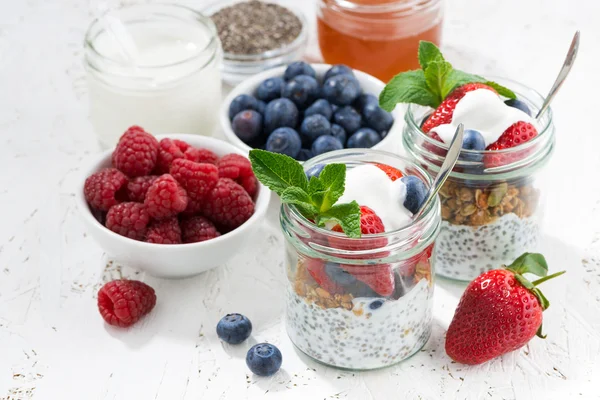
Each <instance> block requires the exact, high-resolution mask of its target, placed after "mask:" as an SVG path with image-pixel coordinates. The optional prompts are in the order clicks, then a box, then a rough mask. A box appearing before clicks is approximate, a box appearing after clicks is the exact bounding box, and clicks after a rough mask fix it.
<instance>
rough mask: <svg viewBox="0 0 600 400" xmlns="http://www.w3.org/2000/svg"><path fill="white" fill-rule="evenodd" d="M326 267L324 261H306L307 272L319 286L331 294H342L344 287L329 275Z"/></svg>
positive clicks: (313, 259) (306, 259) (312, 259)
mask: <svg viewBox="0 0 600 400" xmlns="http://www.w3.org/2000/svg"><path fill="white" fill-rule="evenodd" d="M325 265H326V263H325V261H323V260H318V259H315V258H305V259H304V266H305V267H306V270H307V271H308V273H309V274H310V276H312V278H313V279H314V280H315V282H317V284H318V285H319V286H321V287H322V288H323V289H325V290H326V291H328V292H329V293H331V294H337V293H342V287H341V286H340V285H338V284H337V283H336V282H335V281H333V279H331V277H330V276H329V275H328V274H327V270H326V268H325Z"/></svg>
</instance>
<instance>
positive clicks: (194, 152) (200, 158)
mask: <svg viewBox="0 0 600 400" xmlns="http://www.w3.org/2000/svg"><path fill="white" fill-rule="evenodd" d="M183 156H184V157H185V159H186V160H190V161H193V162H197V163H207V164H215V165H216V164H217V160H218V159H219V157H218V156H217V155H216V154H215V153H213V152H212V151H210V150H208V149H197V148H195V147H190V148H189V149H187V150H186V151H185V153H184V155H183Z"/></svg>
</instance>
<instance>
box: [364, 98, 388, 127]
mask: <svg viewBox="0 0 600 400" xmlns="http://www.w3.org/2000/svg"><path fill="white" fill-rule="evenodd" d="M363 116H364V118H365V123H366V124H367V126H368V127H369V128H371V129H373V130H375V131H376V132H388V131H389V130H390V128H391V127H392V124H393V123H394V117H392V114H390V113H389V112H387V111H385V110H384V109H383V108H381V107H379V106H378V105H376V104H372V103H371V104H367V105H366V106H365V107H364V108H363Z"/></svg>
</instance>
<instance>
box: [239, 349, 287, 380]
mask: <svg viewBox="0 0 600 400" xmlns="http://www.w3.org/2000/svg"><path fill="white" fill-rule="evenodd" d="M282 361H283V357H282V355H281V351H279V349H278V348H277V347H275V346H274V345H272V344H269V343H259V344H255V345H254V346H252V347H251V348H250V350H248V353H246V365H247V366H248V368H250V371H252V372H253V373H255V374H256V375H259V376H271V375H273V374H275V373H276V372H277V371H279V368H281V363H282Z"/></svg>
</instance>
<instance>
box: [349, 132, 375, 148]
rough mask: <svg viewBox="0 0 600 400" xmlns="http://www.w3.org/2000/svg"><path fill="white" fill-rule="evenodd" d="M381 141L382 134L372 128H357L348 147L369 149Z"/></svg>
mask: <svg viewBox="0 0 600 400" xmlns="http://www.w3.org/2000/svg"><path fill="white" fill-rule="evenodd" d="M379 142H381V136H379V134H378V133H377V132H375V131H374V130H373V129H371V128H361V129H359V130H357V131H356V132H355V133H354V134H353V135H352V136H350V138H349V139H348V143H346V147H348V148H364V149H368V148H370V147H373V146H375V145H376V144H377V143H379Z"/></svg>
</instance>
